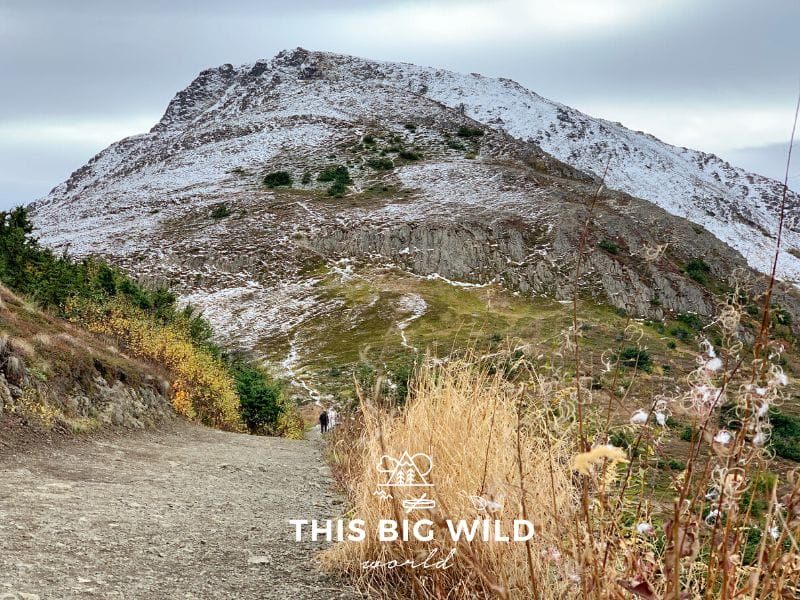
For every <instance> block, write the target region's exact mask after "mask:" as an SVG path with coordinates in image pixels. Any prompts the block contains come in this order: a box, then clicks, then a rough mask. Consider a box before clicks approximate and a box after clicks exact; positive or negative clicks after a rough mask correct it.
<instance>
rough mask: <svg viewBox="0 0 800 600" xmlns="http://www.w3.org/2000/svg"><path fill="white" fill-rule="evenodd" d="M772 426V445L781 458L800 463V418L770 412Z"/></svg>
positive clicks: (774, 411)
mask: <svg viewBox="0 0 800 600" xmlns="http://www.w3.org/2000/svg"><path fill="white" fill-rule="evenodd" d="M769 420H770V424H771V425H772V436H771V437H770V445H771V446H772V448H773V449H774V450H775V454H777V455H778V456H780V457H781V458H786V459H789V460H794V461H797V462H800V417H795V416H793V415H787V414H785V413H783V412H781V411H779V410H776V409H773V410H771V411H770V412H769Z"/></svg>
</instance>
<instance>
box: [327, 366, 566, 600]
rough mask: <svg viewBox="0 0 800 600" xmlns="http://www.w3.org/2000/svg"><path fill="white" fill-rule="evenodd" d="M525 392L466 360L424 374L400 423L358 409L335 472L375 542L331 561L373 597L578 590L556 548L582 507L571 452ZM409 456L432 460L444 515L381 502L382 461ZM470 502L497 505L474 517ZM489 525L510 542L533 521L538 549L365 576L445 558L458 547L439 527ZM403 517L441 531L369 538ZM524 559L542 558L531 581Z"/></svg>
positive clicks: (475, 551)
mask: <svg viewBox="0 0 800 600" xmlns="http://www.w3.org/2000/svg"><path fill="white" fill-rule="evenodd" d="M528 391H529V390H527V389H526V388H525V387H524V386H523V387H521V386H518V385H514V384H511V383H509V382H507V381H505V380H504V379H503V377H502V376H501V375H500V374H493V375H492V374H489V373H488V372H487V371H486V370H480V369H476V368H475V367H474V364H473V363H472V361H470V360H468V359H463V360H458V361H454V362H450V363H447V364H446V366H436V365H433V364H428V365H427V366H423V367H421V369H420V371H419V373H418V374H417V377H416V384H415V388H414V401H413V402H412V403H410V404H409V405H408V407H407V408H406V409H405V410H402V411H400V412H399V413H397V414H394V415H392V414H390V413H389V412H387V411H385V410H381V409H380V407H378V406H375V405H374V403H372V402H367V401H362V414H361V421H360V424H359V428H360V436H359V438H358V441H357V443H355V444H353V439H352V432H353V431H352V430H351V431H350V434H348V431H347V430H344V432H343V433H340V435H342V439H340V440H339V441H338V443H337V442H336V441H334V442H332V443H331V445H330V452H331V459H332V461H333V464H334V467H335V469H336V470H337V474H338V475H339V476H340V478H342V479H343V480H344V481H345V482H347V490H348V492H349V495H350V500H351V502H352V505H353V512H354V514H355V515H356V516H357V517H358V518H360V519H363V520H364V521H365V522H366V526H365V530H366V531H367V532H368V537H367V539H366V540H365V541H363V542H343V543H342V544H339V545H338V546H336V547H334V548H332V549H331V550H329V551H328V552H327V553H326V554H324V556H323V560H324V562H325V563H326V564H327V565H329V566H331V567H333V568H337V569H339V570H344V571H347V572H349V573H350V574H351V575H353V576H355V577H356V578H357V579H358V580H359V583H360V584H361V586H362V587H364V588H365V589H373V590H374V589H381V590H384V591H385V590H387V589H389V588H391V589H393V590H394V592H393V593H395V594H397V597H415V598H443V597H448V598H469V597H495V596H496V595H499V596H501V597H512V598H517V597H520V598H522V597H527V595H528V594H529V593H530V590H531V589H532V586H533V585H534V583H533V581H539V582H544V581H547V582H548V583H547V585H548V586H551V587H552V589H553V591H559V593H560V592H564V591H566V589H568V588H570V587H573V586H574V584H573V583H572V582H571V581H570V580H569V577H568V573H566V571H565V570H564V568H563V566H564V564H563V563H562V562H560V561H559V560H558V558H559V557H558V553H557V552H556V551H555V549H556V548H558V547H560V546H562V545H563V542H562V540H561V536H562V532H563V529H564V525H565V524H568V523H569V522H570V519H571V515H572V514H573V512H574V510H575V506H576V502H575V499H576V494H575V490H574V488H573V484H572V478H571V473H570V468H569V465H570V462H571V456H572V452H571V448H570V447H569V444H568V443H567V441H566V436H562V437H561V438H556V437H554V436H553V435H552V429H553V427H552V425H553V424H552V423H549V422H548V419H549V418H550V417H549V416H548V414H549V411H547V410H546V407H544V406H542V405H538V404H537V397H536V396H535V395H531V394H530V393H528ZM340 431H341V430H340ZM562 431H563V430H562ZM563 433H567V432H566V431H563ZM403 451H408V452H409V453H410V454H412V455H413V454H415V453H425V454H428V455H430V456H431V458H432V462H433V470H432V472H431V474H430V476H429V477H430V482H431V483H432V484H433V487H432V488H430V491H429V492H428V493H427V497H428V498H433V499H434V500H435V501H436V503H437V507H436V509H434V510H432V511H427V510H416V511H413V512H411V513H410V514H406V513H405V512H404V510H403V507H402V501H403V500H406V499H409V498H412V497H418V496H419V493H413V492H408V491H406V489H405V488H404V489H402V490H399V491H396V492H392V495H393V496H394V497H393V499H392V500H382V499H381V498H380V497H379V496H377V495H375V493H374V492H375V491H376V490H377V489H379V487H378V486H379V484H380V483H382V482H383V481H384V480H385V474H384V473H380V472H379V471H378V470H377V468H376V466H377V465H378V464H379V463H380V462H381V457H382V456H384V455H389V456H394V457H399V456H400V455H401V454H402V453H403ZM520 465H521V470H520ZM520 473H522V481H521V480H520ZM418 489H420V488H418ZM523 490H524V493H523ZM473 496H474V497H481V498H483V499H484V500H485V501H488V502H487V503H488V505H489V506H488V507H487V508H486V509H485V510H483V511H480V512H478V511H477V510H476V506H475V504H474V502H473V500H472V499H471V497H473ZM484 516H485V517H487V518H489V519H492V520H494V519H499V520H501V521H502V522H503V523H504V528H503V532H504V533H508V531H509V529H510V524H511V523H512V522H513V521H514V520H515V519H526V520H530V521H533V522H534V523H535V526H536V536H535V537H534V538H533V540H532V541H531V543H530V546H528V545H526V544H525V543H524V542H517V543H505V542H494V541H489V542H483V541H474V542H473V543H471V544H467V543H464V542H462V543H460V544H458V545H457V552H458V553H457V557H456V559H455V561H454V563H453V566H452V567H451V568H450V569H447V570H425V569H415V570H414V569H397V570H395V571H387V570H377V571H371V570H364V569H362V563H364V562H365V561H376V560H377V561H389V560H392V559H396V560H400V561H403V560H406V559H416V560H419V559H420V558H424V557H425V556H427V555H429V554H430V552H431V551H433V550H437V551H438V552H437V554H436V558H437V559H441V558H444V557H445V556H446V555H447V554H448V553H449V552H450V550H451V549H452V548H453V547H454V545H456V544H454V542H453V541H452V538H451V536H450V534H449V532H448V530H447V529H446V527H444V522H443V521H444V520H445V519H450V520H452V521H454V522H455V521H457V520H459V519H465V520H467V521H469V522H472V521H473V520H474V519H476V518H483V517H484ZM405 518H408V519H410V520H411V521H412V522H413V521H416V520H417V519H420V518H428V519H431V520H433V521H434V522H435V523H437V531H436V535H435V538H434V541H431V542H420V541H410V542H407V543H387V542H380V541H378V540H377V538H376V536H374V535H372V536H371V534H372V533H374V532H375V531H376V527H377V524H378V521H379V520H380V519H393V520H402V519H405ZM528 551H530V552H531V556H532V557H534V560H533V561H532V572H531V567H529V564H528ZM431 562H433V561H431ZM387 584H389V585H387ZM553 586H555V587H553ZM443 590H447V594H446V595H443V594H444V592H443ZM376 593H377V592H376Z"/></svg>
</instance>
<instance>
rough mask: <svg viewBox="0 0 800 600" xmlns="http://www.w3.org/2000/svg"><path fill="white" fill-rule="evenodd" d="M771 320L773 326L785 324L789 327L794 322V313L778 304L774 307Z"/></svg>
mask: <svg viewBox="0 0 800 600" xmlns="http://www.w3.org/2000/svg"><path fill="white" fill-rule="evenodd" d="M770 320H771V321H772V325H773V326H777V325H785V326H787V327H789V326H790V325H791V324H792V315H791V314H790V313H789V312H788V311H786V310H784V309H782V308H781V307H780V306H776V307H774V308H773V309H772V314H771V315H770Z"/></svg>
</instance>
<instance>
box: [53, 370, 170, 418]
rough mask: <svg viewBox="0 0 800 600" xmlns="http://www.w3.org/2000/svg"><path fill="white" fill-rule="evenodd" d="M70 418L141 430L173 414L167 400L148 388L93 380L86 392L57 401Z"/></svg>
mask: <svg viewBox="0 0 800 600" xmlns="http://www.w3.org/2000/svg"><path fill="white" fill-rule="evenodd" d="M61 400H62V403H63V411H64V413H65V414H66V415H67V416H70V417H84V418H86V417H88V418H93V419H97V420H98V421H100V422H101V423H104V424H107V425H115V426H117V427H126V428H129V429H142V428H144V427H150V426H153V425H156V424H157V423H160V422H163V421H165V420H168V419H171V418H173V417H174V415H175V411H174V410H173V409H172V405H171V404H170V402H169V399H168V398H167V397H165V396H164V395H163V394H161V393H159V392H158V391H157V390H155V389H153V388H151V387H141V386H140V387H132V386H130V385H128V384H125V383H123V382H121V381H114V382H113V383H108V382H107V381H106V380H105V379H103V378H102V377H96V378H95V379H94V381H93V382H92V385H91V386H90V387H89V388H88V389H82V390H75V391H74V392H73V393H71V394H67V395H65V396H64V397H63V398H61Z"/></svg>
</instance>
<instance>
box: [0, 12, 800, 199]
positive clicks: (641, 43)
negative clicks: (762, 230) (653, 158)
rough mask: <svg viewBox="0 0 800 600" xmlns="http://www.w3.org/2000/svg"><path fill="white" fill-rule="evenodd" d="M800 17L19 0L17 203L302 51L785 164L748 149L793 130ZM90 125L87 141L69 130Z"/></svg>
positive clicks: (11, 160) (2, 72) (4, 140)
mask: <svg viewBox="0 0 800 600" xmlns="http://www.w3.org/2000/svg"><path fill="white" fill-rule="evenodd" d="M643 7H645V8H643ZM798 22H800V3H798V2H796V1H795V0H765V1H763V2H758V3H756V2H752V1H748V0H707V1H705V2H696V1H693V0H654V1H652V2H647V3H643V2H640V1H638V0H585V1H583V2H581V0H564V1H563V2H559V3H553V2H545V1H544V0H495V1H493V2H490V1H488V0H487V1H478V0H476V1H473V2H464V1H460V2H457V1H455V0H454V1H452V2H441V1H440V2H435V1H428V2H424V1H422V0H419V1H415V2H412V1H405V2H397V1H388V2H381V3H376V2H374V0H344V1H341V2H336V3H331V2H329V1H328V0H307V1H302V2H300V1H297V2H285V1H283V0H281V1H275V0H266V1H265V0H239V1H232V2H227V3H225V4H224V5H223V4H220V3H219V2H217V1H216V0H213V1H212V0H179V1H177V2H169V3H165V2H163V1H156V0H140V1H139V2H127V1H126V2H121V1H111V0H108V1H105V2H102V1H89V0H75V1H72V2H59V1H57V0H50V1H45V0H28V1H26V0H6V1H5V2H3V4H2V6H0V76H1V77H2V81H3V86H2V87H3V93H2V94H0V207H2V206H7V205H9V204H11V203H15V202H20V201H29V200H32V199H33V198H35V197H37V196H39V195H41V194H44V193H46V192H47V191H48V190H49V189H50V188H51V187H53V186H54V185H56V184H57V183H58V182H59V181H60V180H62V179H63V178H64V177H65V176H66V174H67V172H68V171H69V170H71V169H74V168H77V167H79V166H80V165H81V164H82V163H83V162H85V160H86V159H88V158H89V157H90V156H91V155H93V154H94V153H96V152H97V151H99V150H101V149H102V148H103V147H104V146H105V145H107V144H108V143H110V142H112V141H114V140H115V139H116V138H117V137H121V136H122V135H127V134H130V133H133V132H134V131H136V130H135V129H134V130H132V129H131V128H132V127H133V124H136V126H137V127H138V126H141V124H142V123H148V122H149V123H152V122H155V121H156V120H157V119H158V118H159V117H160V116H161V113H162V112H163V110H164V108H165V107H166V105H167V103H168V102H169V100H170V99H171V98H172V96H173V95H174V94H175V93H176V92H177V91H178V90H179V89H181V88H182V87H184V86H185V85H186V84H188V83H189V82H190V81H191V80H192V78H193V77H194V76H195V75H196V74H197V73H198V72H199V71H200V70H202V69H204V68H207V67H210V66H215V65H218V64H222V63H226V62H231V63H242V62H252V61H254V60H256V59H258V58H265V57H270V56H273V55H274V54H275V53H276V52H277V51H278V50H281V49H283V48H289V47H294V46H304V47H307V48H312V49H321V50H332V51H338V52H345V53H350V54H356V55H360V56H367V57H371V58H378V59H386V60H404V61H408V62H416V63H418V64H427V65H433V66H441V67H445V68H450V69H455V70H459V71H475V72H482V73H484V74H487V75H492V76H506V77H511V78H513V79H516V80H517V81H519V82H520V83H522V84H523V85H525V86H526V87H529V88H531V89H533V90H535V91H537V92H538V93H540V94H542V95H544V96H546V97H549V98H552V99H554V100H557V101H560V102H564V103H566V104H570V105H573V106H575V107H577V108H580V109H582V110H585V111H587V112H589V113H590V114H597V116H602V117H605V118H609V119H612V120H619V121H622V122H623V123H625V124H628V125H631V126H633V127H635V128H639V129H644V130H647V131H650V132H653V133H655V134H656V135H659V136H661V137H664V138H665V139H666V140H667V141H669V142H672V143H677V144H681V145H692V146H695V147H699V148H700V149H703V150H707V151H712V152H717V153H720V154H723V155H725V157H726V158H727V157H733V160H741V161H745V160H747V161H748V165H757V164H761V165H763V166H762V167H759V168H760V169H761V170H762V172H764V173H765V174H771V173H772V171H771V170H770V169H771V165H772V163H771V162H768V161H772V160H774V157H773V155H772V154H771V153H770V152H768V151H764V152H761V153H760V154H759V153H758V152H756V151H752V152H750V153H749V154H747V153H743V152H739V153H738V154H737V153H734V152H733V149H734V148H737V147H761V146H765V145H768V144H772V143H775V142H779V141H780V140H782V139H784V138H785V137H786V135H787V132H788V128H789V124H786V127H785V128H784V127H783V120H784V119H785V118H788V117H785V116H784V115H789V113H790V112H791V107H792V105H793V102H794V98H795V96H796V93H797V86H798V77H799V76H800V36H798V35H796V30H797V23H798ZM681 122H684V123H685V126H684V127H677V126H676V123H681ZM76 123H78V124H80V127H78V128H77V129H76V131H75V132H74V135H72V137H71V138H70V136H64V135H63V134H57V135H56V134H53V131H60V130H61V129H63V127H64V126H69V125H70V124H72V125H74V124H76ZM59 128H61V129H59ZM9 129H11V130H13V131H14V132H16V135H14V136H8V135H6V136H3V135H2V133H3V132H4V131H7V130H9ZM142 129H146V127H145V126H142ZM25 130H27V131H28V135H23V134H22V133H21V132H24V131H25ZM725 153H727V154H725ZM756 155H759V156H761V159H760V162H759V161H756V160H755V158H753V157H755V156H756ZM748 157H749V158H748ZM751 159H752V160H751ZM742 164H743V166H748V165H745V164H744V163H742ZM25 165H35V166H34V167H33V168H31V169H27V168H26V167H25ZM750 168H752V167H750ZM768 171H769V172H768Z"/></svg>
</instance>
